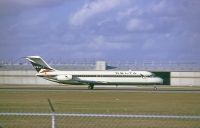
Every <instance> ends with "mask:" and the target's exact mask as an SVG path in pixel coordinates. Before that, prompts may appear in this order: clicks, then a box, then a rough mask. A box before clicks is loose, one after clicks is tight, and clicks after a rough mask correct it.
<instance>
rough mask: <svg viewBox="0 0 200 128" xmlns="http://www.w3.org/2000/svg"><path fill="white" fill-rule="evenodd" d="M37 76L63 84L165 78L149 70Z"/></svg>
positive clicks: (153, 81) (146, 81) (128, 82)
mask: <svg viewBox="0 0 200 128" xmlns="http://www.w3.org/2000/svg"><path fill="white" fill-rule="evenodd" d="M37 76H40V77H43V78H45V79H48V80H51V81H54V82H58V83H63V84H98V85H101V84H102V85H104V84H108V85H131V84H141V85H144V84H145V85H146V84H162V83H163V79H161V78H160V77H156V76H155V75H154V74H153V73H151V72H148V71H58V70H54V71H50V72H40V73H38V74H37Z"/></svg>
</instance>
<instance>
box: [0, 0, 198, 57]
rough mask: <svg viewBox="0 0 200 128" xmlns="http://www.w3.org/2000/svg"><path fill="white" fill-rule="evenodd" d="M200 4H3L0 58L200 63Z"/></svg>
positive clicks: (187, 0)
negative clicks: (34, 57) (198, 60)
mask: <svg viewBox="0 0 200 128" xmlns="http://www.w3.org/2000/svg"><path fill="white" fill-rule="evenodd" d="M199 7H200V1H199V0H76V1H74V0H29V1H27V0H1V1H0V30H1V31H0V58H3V59H4V58H19V57H22V56H27V55H41V56H43V57H45V58H57V57H59V58H64V59H65V58H97V59H98V58H101V59H114V60H116V59H117V60H118V59H119V60H120V59H130V58H135V59H144V60H145V59H148V60H149V59H154V60H165V59H167V60H177V59H179V60H180V59H181V60H186V61H189V60H197V59H200V50H199V49H200V26H199V24H200V8H199Z"/></svg>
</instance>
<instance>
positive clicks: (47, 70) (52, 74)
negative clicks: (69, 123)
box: [25, 56, 163, 89]
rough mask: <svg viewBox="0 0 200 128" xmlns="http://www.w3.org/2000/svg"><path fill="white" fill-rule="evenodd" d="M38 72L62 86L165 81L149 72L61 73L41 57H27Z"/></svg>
mask: <svg viewBox="0 0 200 128" xmlns="http://www.w3.org/2000/svg"><path fill="white" fill-rule="evenodd" d="M25 58H26V59H27V60H28V61H30V62H31V64H32V65H33V67H34V68H35V69H36V71H37V72H38V73H37V74H36V76H38V77H42V78H44V79H46V80H50V81H53V82H57V83H62V84H79V85H80V84H86V85H88V89H93V88H94V85H138V84H140V85H158V84H162V83H163V79H162V78H160V77H156V76H155V75H154V74H153V73H152V72H148V71H59V70H56V69H54V68H52V67H50V66H49V65H48V64H47V63H46V62H45V61H44V60H43V59H42V58H41V57H40V56H27V57H25Z"/></svg>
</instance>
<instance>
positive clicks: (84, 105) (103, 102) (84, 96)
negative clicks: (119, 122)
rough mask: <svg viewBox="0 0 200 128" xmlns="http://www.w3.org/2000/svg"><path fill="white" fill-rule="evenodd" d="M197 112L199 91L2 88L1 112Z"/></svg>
mask: <svg viewBox="0 0 200 128" xmlns="http://www.w3.org/2000/svg"><path fill="white" fill-rule="evenodd" d="M48 98H49V99H51V101H52V104H53V106H54V108H55V110H56V112H76V113H109V114H110V113H111V114H112V113H118V114H170V115H200V100H199V99H200V94H198V93H156V92H155V93H150V92H98V91H97V92H93V91H90V92H78V91H75V92H69V91H66V92H65V91H58V92H56V91H44V90H43V91H33V92H25V91H16V92H15V91H5V92H3V91H1V92H0V112H50V109H49V105H48V102H47V99H48Z"/></svg>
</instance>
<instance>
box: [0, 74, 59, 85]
mask: <svg viewBox="0 0 200 128" xmlns="http://www.w3.org/2000/svg"><path fill="white" fill-rule="evenodd" d="M35 74H36V71H0V84H20V85H32V84H33V85H49V84H53V85H55V84H57V83H54V82H51V81H48V80H45V79H43V78H40V77H37V76H35Z"/></svg>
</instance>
